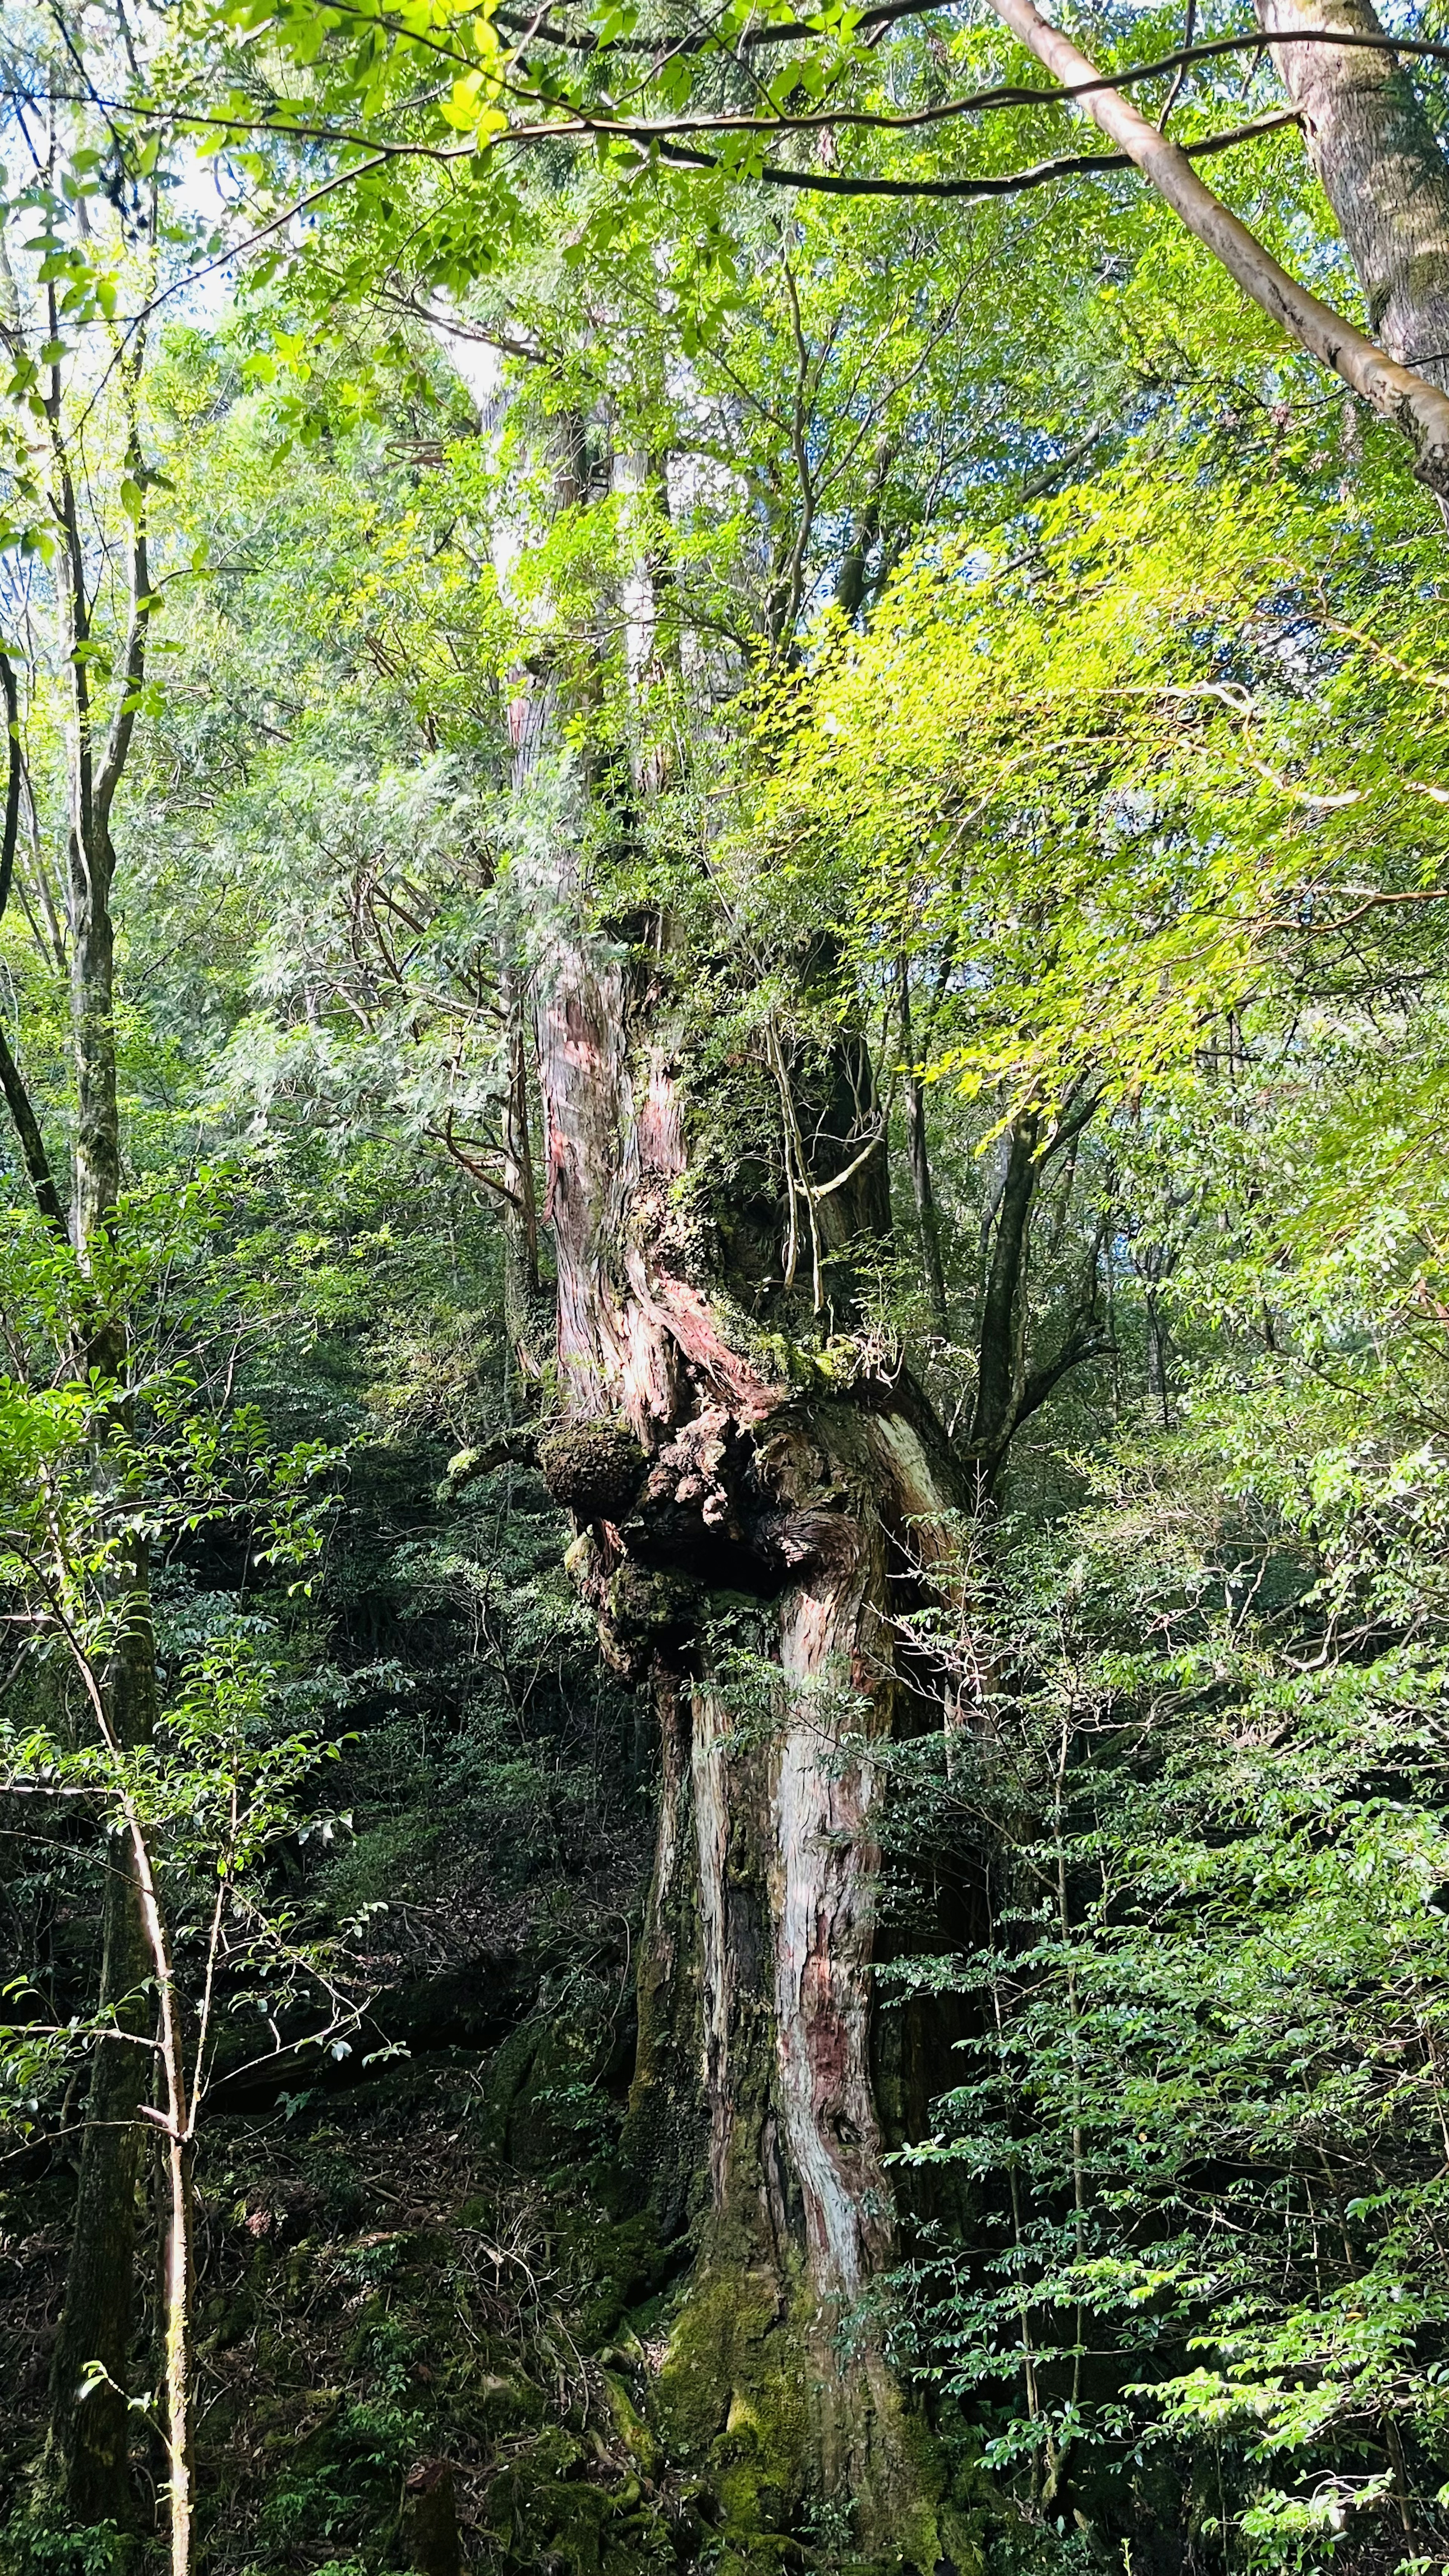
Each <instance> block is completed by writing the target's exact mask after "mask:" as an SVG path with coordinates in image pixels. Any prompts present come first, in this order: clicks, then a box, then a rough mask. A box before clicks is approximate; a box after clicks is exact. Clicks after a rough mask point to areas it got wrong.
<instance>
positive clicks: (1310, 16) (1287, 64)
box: [1257, 0, 1449, 385]
mask: <svg viewBox="0 0 1449 2576" xmlns="http://www.w3.org/2000/svg"><path fill="white" fill-rule="evenodd" d="M1257 11H1258V24H1259V25H1260V27H1261V28H1262V30H1263V33H1264V35H1265V36H1268V37H1270V38H1271V37H1283V36H1288V37H1291V36H1292V35H1293V34H1295V33H1297V32H1300V31H1301V30H1302V29H1304V28H1316V29H1323V28H1330V29H1334V30H1339V31H1341V32H1342V33H1343V34H1345V35H1347V36H1351V37H1357V38H1358V39H1359V42H1358V43H1357V44H1356V45H1346V46H1344V47H1342V48H1340V47H1337V46H1334V45H1325V44H1293V43H1278V44H1275V45H1274V46H1273V48H1272V51H1273V60H1274V63H1275V65H1276V66H1277V69H1278V73H1279V76H1280V78H1281V80H1282V82H1283V86H1284V88H1285V89H1286V90H1287V92H1288V95H1289V97H1290V98H1291V100H1292V101H1293V104H1294V106H1295V107H1296V108H1297V109H1298V111H1299V114H1300V115H1301V117H1302V120H1303V140H1304V143H1305V145H1306V147H1307V151H1308V157H1309V159H1310V161H1311V162H1312V164H1313V167H1314V169H1315V170H1316V172H1317V174H1318V177H1319V180H1320V182H1321V184H1322V188H1323V193H1324V195H1325V196H1326V197H1327V199H1328V202H1329V204H1330V205H1331V206H1332V208H1333V211H1334V213H1335V215H1336V216H1337V217H1338V221H1339V226H1340V229H1341V231H1342V233H1343V238H1344V240H1345V242H1346V243H1347V245H1348V251H1349V256H1350V258H1351V259H1352V261H1353V264H1354V267H1355V268H1356V269H1357V271H1358V277H1359V283H1360V285H1361V286H1362V288H1363V294H1364V302H1365V304H1366V306H1367V308H1368V325H1369V329H1370V331H1371V332H1373V334H1374V335H1375V337H1376V338H1378V339H1380V340H1382V342H1383V345H1384V347H1385V349H1386V350H1387V351H1388V353H1389V356H1390V357H1391V358H1394V359H1397V360H1398V362H1399V364H1400V365H1401V366H1405V367H1413V368H1414V369H1415V370H1416V371H1417V373H1418V374H1419V375H1421V376H1427V377H1428V378H1429V379H1430V380H1431V382H1433V383H1434V384H1436V385H1446V384H1449V166H1446V164H1445V160H1444V153H1443V149H1442V147H1441V145H1440V143H1439V140H1438V138H1437V136H1436V135H1435V133H1434V130H1433V128H1432V126H1431V125H1430V123H1429V119H1428V117H1427V116H1426V115H1425V112H1424V110H1423V108H1422V106H1421V105H1420V103H1419V98H1418V95H1417V93H1416V91H1415V88H1414V85H1413V82H1412V80H1411V78H1410V76H1409V74H1408V72H1407V71H1406V70H1405V69H1404V68H1403V67H1402V66H1401V65H1400V64H1398V63H1397V62H1396V61H1395V60H1394V57H1393V55H1392V53H1390V52H1388V51H1375V50H1374V49H1373V48H1374V43H1375V41H1376V42H1377V43H1378V44H1379V45H1381V46H1382V45H1384V44H1385V42H1386V38H1385V31H1384V28H1383V25H1382V23H1381V21H1380V19H1379V17H1378V15H1377V13H1376V11H1375V10H1374V9H1373V7H1372V6H1371V4H1370V0H1313V5H1312V7H1311V8H1304V7H1303V6H1301V5H1300V0H1257Z"/></svg>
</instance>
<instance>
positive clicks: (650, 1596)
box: [606, 1562, 707, 1645]
mask: <svg viewBox="0 0 1449 2576" xmlns="http://www.w3.org/2000/svg"><path fill="white" fill-rule="evenodd" d="M606 1597H607V1602H608V1614H609V1625H610V1627H611V1628H612V1629H613V1630H614V1632H615V1634H616V1636H617V1637H618V1638H619V1640H620V1642H621V1643H623V1644H628V1645H636V1644H638V1645H643V1644H645V1643H646V1642H649V1641H654V1640H658V1641H662V1640H663V1639H664V1638H666V1637H680V1636H682V1635H684V1634H685V1633H686V1631H687V1630H688V1629H690V1628H691V1627H693V1625H694V1623H695V1621H696V1619H697V1618H698V1617H699V1613H700V1610H701V1608H702V1607H703V1604H704V1602H705V1599H706V1597H707V1596H706V1593H705V1588H704V1585H703V1584H702V1583H698V1582H696V1580H695V1578H694V1576H693V1575H690V1574H677V1573H663V1574H656V1573H652V1572H651V1571H650V1569H649V1567H648V1566H644V1565H635V1564H633V1563H632V1562H629V1563H626V1564H624V1565H621V1566H620V1568H619V1571H618V1573H617V1574H616V1575H615V1576H614V1577H613V1579H612V1581H611V1582H610V1585H609V1589H608V1594H607V1596H606Z"/></svg>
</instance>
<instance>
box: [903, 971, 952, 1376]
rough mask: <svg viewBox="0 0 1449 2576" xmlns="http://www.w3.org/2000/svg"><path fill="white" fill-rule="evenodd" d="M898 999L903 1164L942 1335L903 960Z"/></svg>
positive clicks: (921, 1092)
mask: <svg viewBox="0 0 1449 2576" xmlns="http://www.w3.org/2000/svg"><path fill="white" fill-rule="evenodd" d="M900 998H901V1049H902V1052H903V1054H904V1056H905V1059H906V1160H907V1162H908V1163H909V1165H910V1172H911V1195H912V1197H913V1198H914V1200H915V1203H916V1234H917V1238H918V1240H919V1243H920V1247H921V1268H922V1271H923V1272H924V1274H925V1281H926V1294H927V1296H928V1297H929V1299H930V1304H931V1317H932V1321H933V1322H934V1324H935V1327H936V1330H937V1332H938V1333H944V1332H945V1331H946V1330H947V1314H946V1274H945V1269H944V1267H943V1264H942V1261H941V1222H940V1218H939V1216H938V1214H937V1211H936V1194H935V1191H934V1189H933V1188H932V1186H931V1163H930V1155H929V1152H928V1149H927V1138H926V1086H925V1083H924V1081H923V1080H922V1077H921V1075H920V1073H919V1071H918V1070H917V1067H916V1061H915V1052H916V1051H915V1042H914V1039H913V1036H912V1032H911V982H910V970H909V968H908V967H907V965H906V962H905V960H904V958H903V959H902V960H901V968H900Z"/></svg>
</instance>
